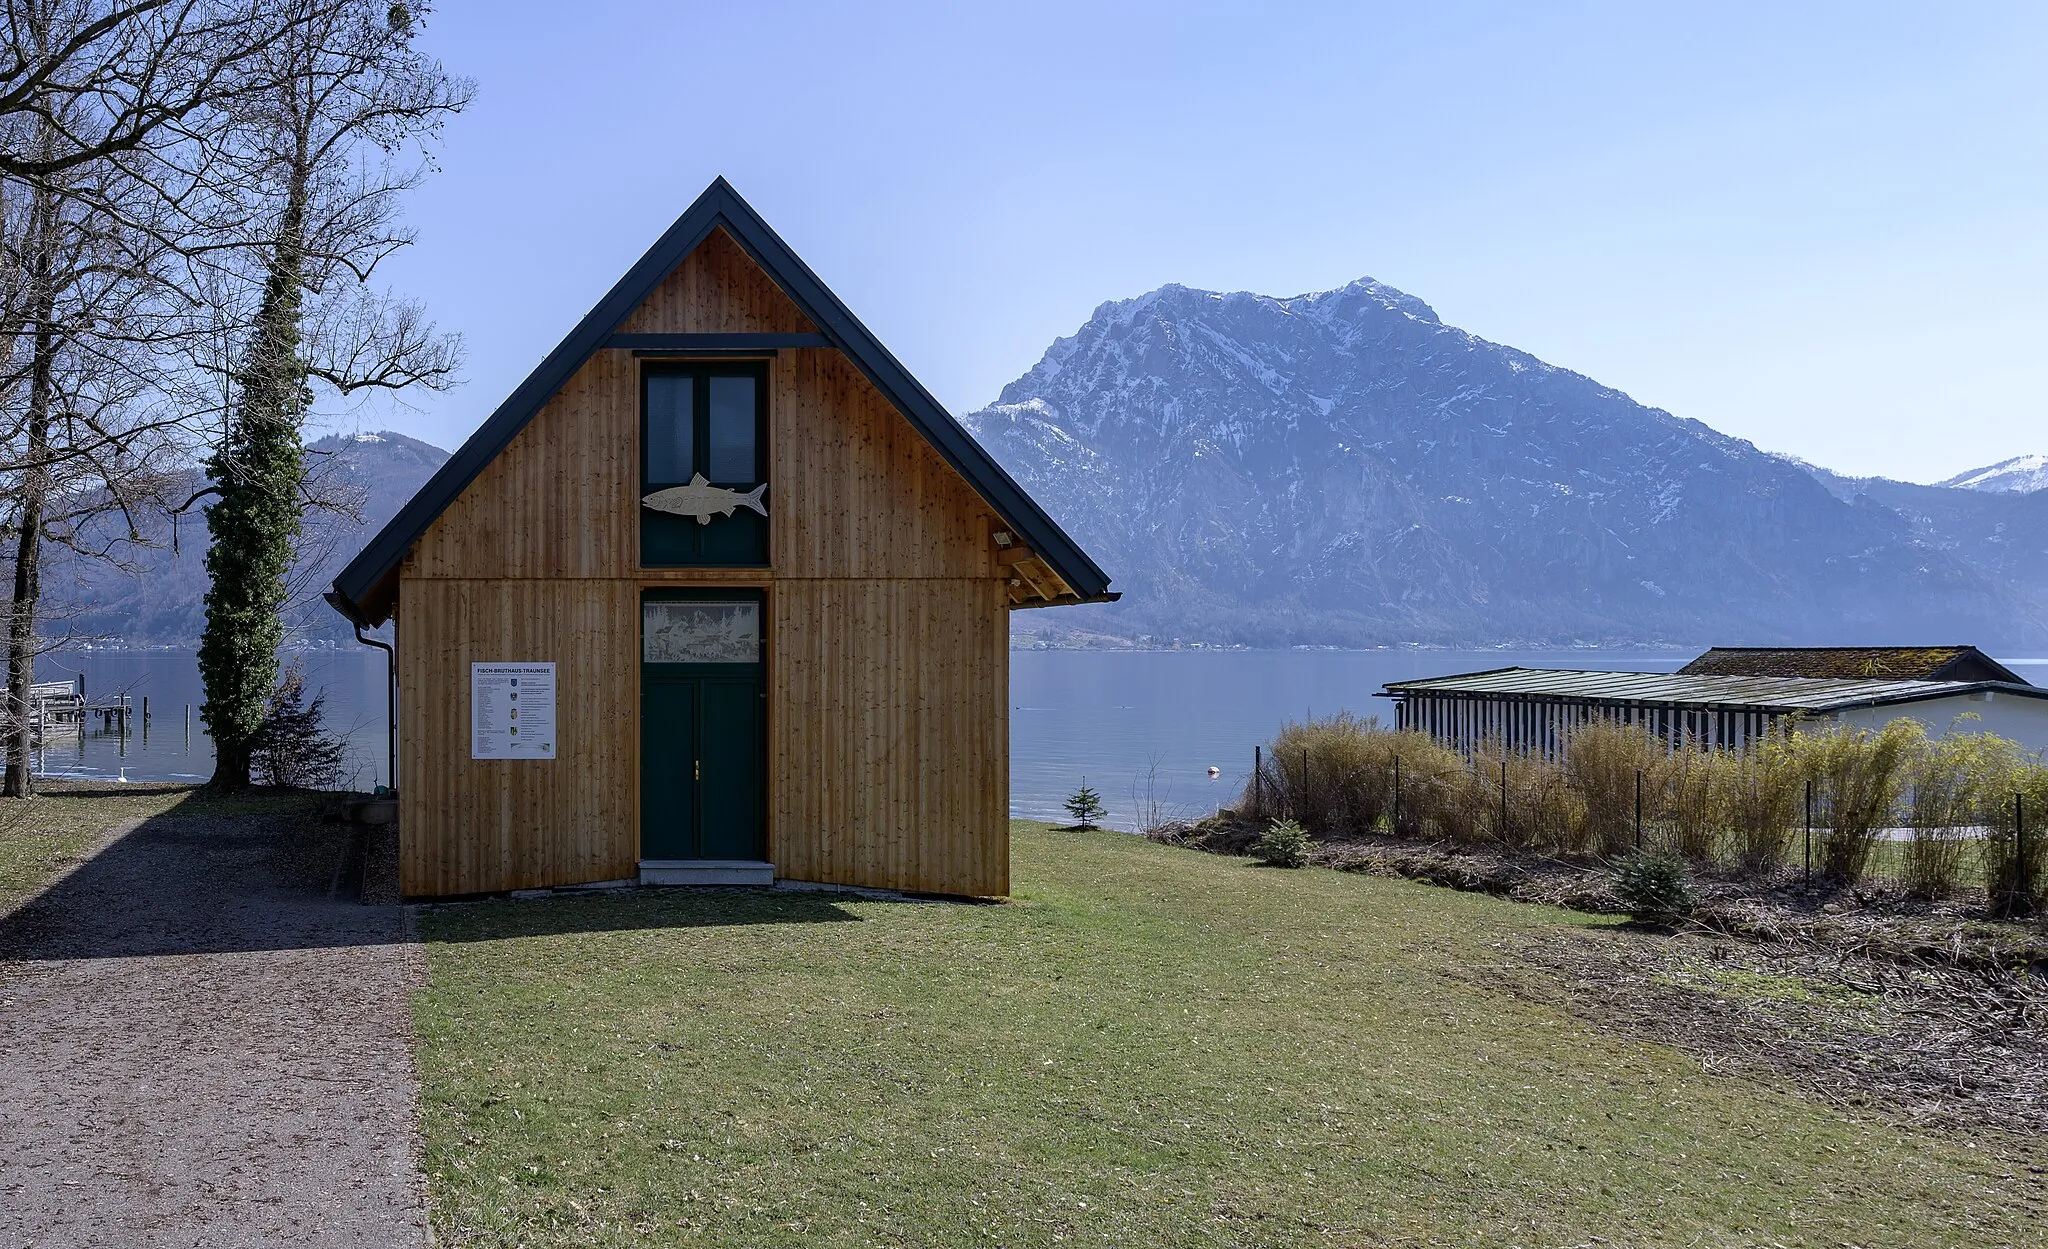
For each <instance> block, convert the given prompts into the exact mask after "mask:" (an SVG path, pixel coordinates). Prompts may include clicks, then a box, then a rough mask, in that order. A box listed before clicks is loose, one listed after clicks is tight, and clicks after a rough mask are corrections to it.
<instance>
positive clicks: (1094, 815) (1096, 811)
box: [1067, 776, 1109, 828]
mask: <svg viewBox="0 0 2048 1249" xmlns="http://www.w3.org/2000/svg"><path fill="white" fill-rule="evenodd" d="M1067 814H1068V815H1070V816H1072V817H1074V827H1075V828H1098V827H1100V826H1101V823H1102V817H1103V816H1105V815H1107V814H1109V808H1108V807H1105V806H1103V805H1102V795H1101V794H1098V793H1096V792H1095V791H1094V790H1093V789H1092V788H1090V787H1089V785H1088V778H1087V777H1085V776H1084V777H1082V778H1081V788H1079V789H1077V790H1075V791H1074V792H1073V795H1072V796H1071V797H1069V798H1068V799H1067Z"/></svg>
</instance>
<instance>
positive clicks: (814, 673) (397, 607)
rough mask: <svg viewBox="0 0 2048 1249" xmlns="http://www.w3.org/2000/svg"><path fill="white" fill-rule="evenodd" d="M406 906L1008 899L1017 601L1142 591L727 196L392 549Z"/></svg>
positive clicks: (367, 557)
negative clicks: (607, 894) (648, 890)
mask: <svg viewBox="0 0 2048 1249" xmlns="http://www.w3.org/2000/svg"><path fill="white" fill-rule="evenodd" d="M327 597H328V601H329V602H330V603H332V604H333V605H334V607H335V608H336V609H337V610H339V611H340V612H341V613H342V614H343V615H345V616H347V617H348V618H349V619H350V620H352V621H354V622H355V623H356V624H357V625H358V626H359V628H360V627H372V628H374V627H376V626H378V625H380V624H382V623H383V622H384V621H386V620H393V621H395V622H396V624H395V634H396V638H395V645H396V655H395V659H394V663H395V670H396V678H395V685H396V702H397V709H396V721H397V752H396V753H397V780H398V782H399V784H398V791H399V802H398V808H399V829H400V860H401V879H402V887H403V889H404V891H405V893H406V894H407V895H408V896H417V897H434V896H449V895H460V894H475V893H488V892H495V891H500V890H510V889H525V888H539V887H549V886H564V885H574V884H582V883H591V882H603V881H619V880H640V881H644V882H654V883H762V882H766V881H767V880H769V879H771V877H773V876H779V877H784V878H790V879H794V880H801V881H815V882H822V883H831V884H841V885H857V886H870V887H878V888H890V889H907V890H918V891H929V892H934V893H947V894H967V895H1002V894H1006V893H1007V892H1008V891H1009V880H1010V877H1009V825H1008V800H1009V727H1008V725H1009V721H1008V704H1009V625H1008V615H1009V612H1010V611H1012V610H1015V609H1018V608H1025V607H1044V606H1051V605H1055V604H1067V603H1086V602H1102V601H1107V600H1110V599H1113V598H1114V597H1116V596H1115V595H1113V594H1111V593H1110V592H1109V579H1108V578H1107V577H1106V576H1105V575H1104V574H1103V572H1102V570H1101V569H1100V568H1098V567H1097V566H1096V564H1095V563H1094V561H1093V560H1091V559H1089V557H1088V555H1087V554H1086V553H1085V552H1083V551H1082V550H1081V549H1080V548H1079V547H1078V546H1077V545H1076V544H1075V543H1074V542H1073V540H1072V539H1070V538H1069V537H1068V536H1067V535H1066V534H1065V533H1063V532H1062V531H1061V530H1060V528H1059V526H1058V525H1057V524H1055V523H1054V522H1053V521H1052V520H1051V519H1050V518H1048V517H1047V516H1046V514H1045V512H1044V511H1043V510H1042V509H1041V508H1040V507H1039V506H1038V505H1037V504H1036V503H1034V502H1033V501H1032V499H1031V498H1030V497H1029V496H1028V495H1026V494H1025V492H1024V491H1023V490H1022V489H1021V488H1019V487H1018V485H1017V484H1016V482H1014V481H1013V480H1011V478H1010V477H1009V476H1008V475H1007V474H1006V473H1004V472H1003V470H1002V469H1001V468H1000V467H999V466H998V465H997V464H996V463H995V461H994V460H992V459H991V458H990V457H989V456H988V454H987V453H986V452H985V451H983V450H982V448H981V447H980V446H979V445H978V444H976V443H975V441H974V440H973V439H972V438H971V437H969V436H968V435H967V433H966V432H965V431H964V430H962V429H961V427H960V425H959V424H958V423H957V422H956V421H954V420H953V418H952V417H951V416H950V415H948V414H947V412H946V411H945V409H944V408H942V407H941V406H940V405H939V403H938V401H937V400H935V399H933V398H932V396H931V395H930V394H929V393H928V392H927V391H926V390H925V389H924V388H923V387H922V386H920V385H919V384H918V383H917V381H916V380H915V379H914V378H912V377H911V376H910V374H909V373H908V372H907V371H905V369H904V368H903V366H902V365H901V364H899V363H897V361H896V359H895V358H894V357H893V356H891V355H890V354H889V352H888V351H887V350H886V349H884V348H883V347H882V345H881V344H880V343H879V342H877V341H876V340H875V338H874V336H873V335H872V334H870V333H869V332H868V331H867V329H866V328H865V327H864V326H862V325H861V323H860V322H859V321H858V320H857V319H856V318H855V317H854V316H853V314H852V313H851V312H849V311H848V310H847V309H846V307H845V305H844V304H842V303H841V302H840V301H839V299H838V298H837V297H836V296H834V295H833V294H832V292H831V291H829V290H828V289H826V287H825V285H824V283H822V282H820V281H819V280H818V278H817V277H816V275H814V274H813V273H812V272H811V270H810V269H809V268H808V267H807V266H806V265H805V264H804V263H803V261H802V260H800V259H798V258H797V256H796V255H795V253H793V252H791V251H790V249H789V248H788V246H787V245H785V244H784V243H783V241H782V240H781V239H780V238H779V237H777V236H776V234H775V232H774V231H773V230H771V229H769V228H768V226H767V225H766V223H764V222H763V221H762V220H761V218H760V217H759V216H758V215H756V214H755V212H754V211H753V209H752V208H751V207H749V206H748V205H747V203H746V202H745V201H744V200H742V199H741V198H740V196H739V195H738V193H737V192H735V191H734V190H733V189H732V188H731V186H729V185H728V184H727V183H726V182H725V180H724V179H722V178H721V179H719V180H718V181H716V182H714V183H712V185H711V187H710V188H709V189H708V190H706V191H705V192H704V194H703V195H702V196H701V197H699V198H698V200H697V202H696V203H695V204H693V205H691V207H690V208H689V210H688V211H687V212H685V213H684V214H683V215H682V217H681V218H680V219H678V220H677V221H676V223H675V225H674V226H672V227H671V228H670V229H669V230H668V232H667V233H666V234H664V235H663V236H662V237H661V239H660V240H659V241H658V242H657V243H655V245H654V246H653V248H652V249H650V250H649V251H648V252H647V254H646V255H644V256H642V257H641V258H640V260H639V262H638V263H636V264H635V265H634V266H633V268H632V269H631V270H630V271H629V272H628V273H627V274H626V276H625V277H624V278H622V279H620V280H619V282H618V284H617V285H615V286H614V287H613V288H612V289H611V291H610V293H608V294H607V295H605V297H604V298H603V299H602V300H601V301H600V302H599V303H598V305H597V306H596V308H594V309H593V310H592V311H591V312H590V314H589V315H588V316H586V317H584V318H583V320H582V321H581V322H580V323H579V324H578V325H577V326H576V327H575V329H574V330H572V331H571V332H570V334H569V336H568V337H567V338H565V339H564V340H563V341H562V343H561V345H560V346H558V347H556V348H555V349H554V351H553V352H551V353H550V354H549V355H548V357H547V358H546V359H545V360H543V361H542V362H541V364H540V366H539V367H538V368H536V369H535V370H534V371H533V373H532V375H531V376H529V377H528V378H527V379H526V381H525V382H524V383H522V384H521V385H520V386H519V388H518V389H517V390H515V391H514V392H513V393H512V396H511V397H510V398H509V399H507V400H506V401H505V402H504V404H503V405H501V406H500V407H499V408H498V409H497V410H496V411H495V412H494V413H492V414H491V416H490V418H489V419H488V420H486V421H485V422H484V423H483V425H482V427H481V428H479V429H478V430H477V432H476V434H475V436H473V437H472V438H470V440H469V441H468V442H466V443H464V444H463V446H462V448H461V449H460V450H459V451H457V452H456V453H455V455H454V456H453V457H452V458H451V459H450V460H449V461H448V462H447V464H446V465H444V466H443V467H442V469H441V470H440V471H439V472H438V473H436V474H435V475H434V477H433V479H432V480H431V481H429V482H428V483H427V484H426V486H424V487H423V488H422V489H421V490H420V492H419V494H418V495H417V496H416V497H414V498H413V499H412V501H411V502H409V503H408V504H407V505H406V506H405V507H404V508H403V509H402V510H401V511H400V512H399V513H398V515H397V516H396V517H395V518H394V519H393V520H392V522H391V523H390V524H389V525H387V526H385V528H384V529H383V531H382V532H380V533H379V534H378V535H377V536H376V537H375V538H374V539H372V540H371V542H370V543H369V545H368V546H366V547H365V548H364V549H363V551H362V553H361V554H359V555H358V556H357V557H356V558H355V560H354V561H353V562H351V563H350V564H349V565H348V567H347V568H346V569H344V570H343V572H342V573H341V575H340V576H339V577H337V578H336V579H335V582H334V588H333V591H332V592H331V593H330V594H329V595H328V596H327Z"/></svg>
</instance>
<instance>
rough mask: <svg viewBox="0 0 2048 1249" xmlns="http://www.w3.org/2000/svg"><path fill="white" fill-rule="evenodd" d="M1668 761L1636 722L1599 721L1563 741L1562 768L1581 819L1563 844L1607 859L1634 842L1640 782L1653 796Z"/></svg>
mask: <svg viewBox="0 0 2048 1249" xmlns="http://www.w3.org/2000/svg"><path fill="white" fill-rule="evenodd" d="M1664 762H1665V752H1664V749H1663V747H1661V746H1659V745H1658V744H1657V743H1656V742H1654V741H1652V740H1651V739H1650V735H1649V733H1648V732H1646V731H1645V730H1644V729H1642V728H1641V727H1639V726H1636V725H1626V724H1618V723H1615V722H1614V721H1611V720H1595V721H1593V722H1591V723H1590V724H1585V725H1582V726H1580V727H1579V728H1578V729H1577V730H1576V731H1575V732H1573V733H1572V735H1571V737H1570V738H1568V739H1567V740H1566V742H1565V749H1564V762H1563V765H1562V768H1561V770H1562V772H1563V774H1564V778H1565V780H1566V783H1567V784H1568V785H1569V786H1570V787H1571V789H1572V790H1573V791H1574V792H1575V793H1576V794H1577V796H1578V800H1579V818H1578V820H1577V822H1576V823H1575V825H1574V826H1573V827H1572V829H1571V830H1570V831H1569V833H1568V835H1567V837H1566V844H1565V848H1566V849H1568V850H1571V851H1573V852H1576V853H1579V854H1598V855H1601V856H1604V857H1607V858H1612V857H1614V856H1616V855H1619V854H1623V853H1625V852H1627V851H1628V850H1629V848H1630V847H1632V846H1633V845H1635V835H1636V799H1637V795H1638V788H1637V786H1638V784H1639V783H1640V785H1641V787H1642V790H1641V792H1642V793H1643V794H1644V795H1645V797H1646V798H1647V797H1649V796H1650V795H1653V794H1654V791H1655V786H1656V783H1657V781H1656V778H1657V776H1658V774H1659V771H1660V769H1662V768H1663V766H1664Z"/></svg>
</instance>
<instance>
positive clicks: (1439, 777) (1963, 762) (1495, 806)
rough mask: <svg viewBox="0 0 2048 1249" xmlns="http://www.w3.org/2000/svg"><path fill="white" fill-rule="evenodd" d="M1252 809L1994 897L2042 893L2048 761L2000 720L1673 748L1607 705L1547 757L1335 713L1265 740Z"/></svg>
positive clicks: (1457, 838) (1470, 842)
mask: <svg viewBox="0 0 2048 1249" xmlns="http://www.w3.org/2000/svg"><path fill="white" fill-rule="evenodd" d="M1241 810H1242V812H1243V813H1244V814H1246V815H1249V816H1250V817H1252V818H1253V819H1255V820H1260V821H1265V820H1271V819H1292V820H1295V821H1298V822H1299V823H1301V824H1302V825H1303V826H1304V827H1305V828H1307V829H1308V830H1309V831H1310V832H1311V833H1312V834H1313V835H1315V836H1317V837H1319V838H1330V837H1344V836H1356V835H1385V836H1394V837H1402V838H1416V839H1426V840H1431V841H1441V842H1450V843H1454V844H1459V845H1465V846H1470V847H1473V848H1486V849H1493V850H1512V851H1523V852H1531V853H1538V854H1545V855H1553V856H1560V857H1568V858H1578V859H1586V860H1613V859H1618V858H1620V857H1623V856H1626V855H1629V854H1633V853H1649V854H1662V855H1671V856H1675V857H1678V858H1682V859H1684V860H1685V861H1686V862H1687V863H1688V864H1690V865H1692V866H1693V867H1694V869H1695V870H1698V871H1702V872H1708V873H1712V874H1715V875H1720V876H1728V877H1739V878H1748V879H1755V880H1768V881H1788V880H1796V881H1799V882H1804V883H1811V884H1814V885H1825V886H1831V887H1842V886H1856V887H1872V886H1886V887H1890V888H1893V889H1896V890H1898V891H1900V892H1904V893H1911V894H1917V895H1922V896H1926V897H1930V898H1935V897H1944V896H1956V895H1964V894H1969V893H1976V894H1978V895H1979V896H1980V897H1982V898H1983V900H1984V903H1985V906H1986V909H1987V910H1988V911H1989V912H1991V913H1992V914H1995V915H2004V916H2015V917H2017V916H2027V915H2037V914H2040V913H2041V904H2042V902H2043V900H2044V897H2048V837H2043V836H2042V832H2043V827H2042V826H2043V825H2048V767H2044V766H2043V765H2042V763H2041V762H2040V761H2039V760H2036V759H2032V758H2029V757H2027V756H2025V755H2024V754H2022V753H2021V752H2020V751H2019V749H2018V748H2017V747H2016V746H2015V745H2013V743H2011V742H2009V741H2006V740H2004V739H2001V738H1996V737H1993V736H1991V735H1989V734H1951V735H1948V736H1945V737H1942V738H1938V739H1930V738H1929V737H1928V736H1927V735H1926V733H1925V731H1924V729H1922V728H1921V727H1920V726H1919V725H1918V724H1917V723H1915V722H1913V721H1910V720H1901V721H1896V722H1894V723H1893V724H1891V725H1887V726H1886V727H1884V728H1883V729H1880V730H1876V731H1870V730H1859V729H1848V728H1839V727H1826V728H1813V729H1808V730H1806V731H1786V732H1780V733H1775V734H1773V735H1771V736H1770V737H1769V738H1767V739H1765V740H1764V741H1762V742H1760V743H1757V744H1755V745H1754V746H1753V747H1752V748H1751V749H1748V750H1746V751H1742V752H1734V751H1726V750H1710V749H1702V748H1696V747H1693V746H1686V747H1682V748H1680V749H1678V750H1669V749H1667V748H1666V747H1665V746H1664V745H1663V744H1661V743H1658V742H1655V741H1654V740H1652V739H1651V738H1650V737H1648V735H1646V734H1644V733H1642V732H1641V731H1640V730H1637V729H1634V728H1631V727H1628V726H1621V725H1612V724H1601V723H1595V724H1591V725H1587V726H1585V727H1583V728H1581V729H1580V730H1579V731H1578V733H1576V734H1575V735H1574V736H1573V737H1572V738H1571V740H1570V741H1569V743H1568V744H1567V746H1566V748H1565V749H1564V750H1562V751H1560V752H1558V754H1557V755H1556V756H1555V757H1544V756H1540V755H1535V754H1529V753H1522V752H1517V751H1510V750H1503V749H1501V748H1500V747H1499V746H1498V744H1488V745H1486V746H1483V747H1482V748H1481V749H1479V750H1478V751H1476V752H1474V753H1473V754H1471V755H1469V756H1468V755H1464V754H1460V753H1458V752H1456V751H1453V750H1450V749H1448V748H1446V747H1444V746H1443V745H1441V744H1440V743H1438V742H1437V741H1435V740H1434V739H1433V738H1431V737H1429V736H1427V735H1425V734H1422V733H1417V732H1414V731H1412V730H1402V731H1394V730H1387V729H1382V728H1380V727H1379V726H1378V725H1377V724H1376V723H1375V722H1373V721H1369V720H1358V719H1355V718H1352V717H1348V716H1338V717H1335V718H1333V719H1331V720H1322V721H1310V722H1306V723H1299V724H1291V725H1289V726H1287V728H1286V729H1285V730H1284V731H1283V732H1282V733H1281V734H1280V737H1279V738H1278V739H1277V740H1276V741H1275V743H1274V744H1273V745H1272V746H1271V747H1261V748H1260V749H1259V750H1258V752H1257V755H1256V756H1255V759H1254V767H1253V771H1252V777H1251V781H1250V783H1249V784H1248V786H1247V789H1246V793H1245V796H1244V800H1243V804H1242V807H1241Z"/></svg>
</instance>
